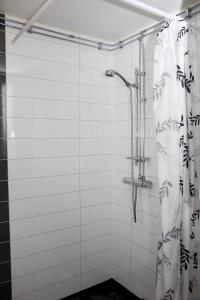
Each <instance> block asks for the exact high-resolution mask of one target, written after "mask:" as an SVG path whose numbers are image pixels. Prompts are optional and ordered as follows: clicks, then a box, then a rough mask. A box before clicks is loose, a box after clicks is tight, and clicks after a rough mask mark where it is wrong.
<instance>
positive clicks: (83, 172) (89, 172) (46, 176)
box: [0, 169, 112, 182]
mask: <svg viewBox="0 0 200 300" xmlns="http://www.w3.org/2000/svg"><path fill="white" fill-rule="evenodd" d="M111 172H112V170H111V169H110V170H99V171H81V172H80V175H88V174H101V173H111ZM76 175H79V172H78V173H66V174H53V175H42V176H33V177H21V178H17V177H16V178H14V177H11V178H10V179H9V181H20V180H32V179H42V178H52V177H65V176H76ZM5 181H8V180H0V182H5Z"/></svg>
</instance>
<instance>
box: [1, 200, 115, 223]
mask: <svg viewBox="0 0 200 300" xmlns="http://www.w3.org/2000/svg"><path fill="white" fill-rule="evenodd" d="M110 204H111V202H103V203H101V204H95V205H89V206H80V207H77V208H71V209H63V210H61V211H54V212H50V213H44V214H39V215H34V216H28V217H23V218H16V219H11V218H10V221H11V222H16V221H22V220H27V219H34V218H37V217H43V216H49V215H55V214H62V213H66V212H72V211H76V210H81V209H87V208H91V207H97V206H104V205H110ZM5 222H8V221H4V222H0V224H1V223H5ZM77 226H79V225H77Z"/></svg>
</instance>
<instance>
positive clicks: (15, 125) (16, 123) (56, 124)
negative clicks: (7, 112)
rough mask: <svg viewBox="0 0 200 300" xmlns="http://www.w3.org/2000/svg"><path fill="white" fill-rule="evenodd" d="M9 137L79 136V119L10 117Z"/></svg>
mask: <svg viewBox="0 0 200 300" xmlns="http://www.w3.org/2000/svg"><path fill="white" fill-rule="evenodd" d="M7 124H8V138H29V139H30V138H75V137H76V138H77V137H78V131H79V127H78V121H76V120H48V119H37V120H36V119H15V118H12V119H8V122H7Z"/></svg>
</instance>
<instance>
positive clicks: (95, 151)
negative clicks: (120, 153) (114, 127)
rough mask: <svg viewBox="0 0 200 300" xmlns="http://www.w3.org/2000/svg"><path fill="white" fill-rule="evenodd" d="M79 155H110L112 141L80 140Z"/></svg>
mask: <svg viewBox="0 0 200 300" xmlns="http://www.w3.org/2000/svg"><path fill="white" fill-rule="evenodd" d="M80 154H81V155H100V154H103V155H106V154H112V140H111V139H106V138H105V139H98V138H96V139H90V138H87V139H81V140H80Z"/></svg>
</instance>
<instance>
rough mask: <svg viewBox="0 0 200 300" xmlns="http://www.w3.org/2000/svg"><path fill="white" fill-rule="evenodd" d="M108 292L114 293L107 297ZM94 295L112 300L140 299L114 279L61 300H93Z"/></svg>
mask: <svg viewBox="0 0 200 300" xmlns="http://www.w3.org/2000/svg"><path fill="white" fill-rule="evenodd" d="M109 293H110V294H111V295H112V294H113V293H114V294H115V295H113V297H109V296H110V295H109ZM96 295H97V296H98V299H101V298H100V297H101V296H103V298H102V299H108V297H109V298H110V299H112V300H114V299H121V300H142V299H140V298H138V297H136V296H135V295H134V294H133V293H131V292H130V291H129V290H127V289H126V288H125V287H123V286H122V285H121V284H120V283H118V282H117V281H115V280H114V279H109V280H106V281H104V282H102V283H99V284H97V285H94V286H92V287H90V288H87V289H85V290H82V291H80V292H78V293H75V294H73V295H70V296H68V297H66V298H63V299H61V300H94V299H95V296H96Z"/></svg>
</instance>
